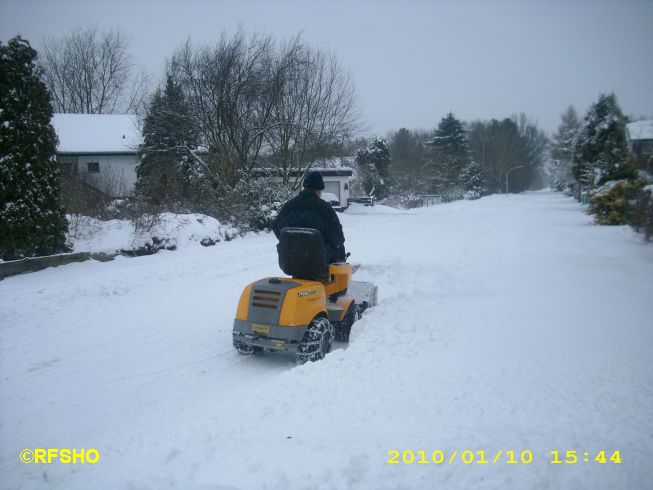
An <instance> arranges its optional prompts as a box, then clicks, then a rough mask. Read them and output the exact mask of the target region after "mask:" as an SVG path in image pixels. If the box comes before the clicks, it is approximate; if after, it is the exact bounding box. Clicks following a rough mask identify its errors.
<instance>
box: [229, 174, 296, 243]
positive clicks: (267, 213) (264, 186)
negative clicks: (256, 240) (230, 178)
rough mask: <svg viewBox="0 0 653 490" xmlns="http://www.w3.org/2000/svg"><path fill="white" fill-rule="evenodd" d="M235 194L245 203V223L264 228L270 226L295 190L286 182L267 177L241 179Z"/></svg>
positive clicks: (251, 226)
mask: <svg viewBox="0 0 653 490" xmlns="http://www.w3.org/2000/svg"><path fill="white" fill-rule="evenodd" d="M236 194H238V195H239V196H241V198H242V200H243V201H244V203H245V205H246V210H245V219H246V221H247V225H248V226H249V227H250V228H251V229H253V230H265V229H270V228H272V224H273V223H274V220H275V219H276V217H277V216H278V215H279V212H280V211H281V208H282V207H283V205H284V203H285V202H286V201H288V200H289V199H291V198H292V197H293V196H294V195H295V192H294V191H292V190H291V189H290V188H289V187H288V186H287V185H286V184H283V183H280V182H277V181H275V180H274V179H273V178H271V177H267V178H260V179H252V180H250V181H241V182H240V183H239V184H238V186H237V188H236Z"/></svg>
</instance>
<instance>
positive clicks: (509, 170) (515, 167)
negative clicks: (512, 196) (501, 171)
mask: <svg viewBox="0 0 653 490" xmlns="http://www.w3.org/2000/svg"><path fill="white" fill-rule="evenodd" d="M518 168H524V166H523V165H516V166H514V167H512V168H509V169H508V170H506V194H508V192H509V190H508V174H510V172H512V171H513V170H516V169H518Z"/></svg>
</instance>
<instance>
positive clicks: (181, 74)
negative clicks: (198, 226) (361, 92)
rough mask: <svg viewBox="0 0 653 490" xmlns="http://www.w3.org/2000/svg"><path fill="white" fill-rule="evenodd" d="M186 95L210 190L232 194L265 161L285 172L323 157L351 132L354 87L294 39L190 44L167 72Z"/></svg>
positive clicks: (241, 37) (336, 66)
mask: <svg viewBox="0 0 653 490" xmlns="http://www.w3.org/2000/svg"><path fill="white" fill-rule="evenodd" d="M168 74H169V76H171V77H172V78H173V79H174V80H175V82H176V83H177V84H179V85H180V86H181V87H182V88H183V91H184V94H185V96H186V100H187V101H188V104H189V108H190V110H189V113H190V114H192V118H193V125H194V126H195V129H196V131H197V133H198V134H200V135H201V139H202V142H203V143H204V144H205V145H206V146H207V147H208V150H209V151H208V155H198V154H194V156H195V157H196V159H197V161H198V162H199V164H200V165H201V167H202V169H203V171H204V172H205V174H206V175H207V176H208V177H209V178H210V179H212V180H213V182H214V185H216V186H218V187H219V188H222V189H230V188H233V186H234V185H235V184H236V183H237V182H238V180H239V179H241V178H242V177H243V176H247V175H248V174H249V173H250V172H251V171H252V169H253V168H254V167H256V166H258V165H260V164H261V162H262V161H264V160H265V161H268V162H272V163H273V164H274V165H278V166H279V167H280V168H281V169H282V171H283V175H284V180H285V182H288V179H289V175H290V170H291V169H293V168H299V167H307V166H308V165H309V164H310V163H311V162H312V161H314V160H315V159H316V158H319V157H324V156H328V153H329V151H330V149H331V150H332V149H333V147H335V146H337V145H342V143H343V142H344V140H345V139H346V138H348V136H349V135H350V134H351V133H352V132H353V131H354V129H355V127H356V121H357V112H356V102H357V101H356V97H355V92H354V87H353V84H352V81H351V79H350V78H349V76H348V75H347V74H346V73H345V71H344V70H343V69H342V66H341V65H340V63H339V62H338V60H337V59H336V58H335V57H334V56H332V55H328V54H325V53H322V52H320V51H318V50H314V49H312V48H310V47H308V46H306V45H305V44H304V43H303V42H302V41H301V40H300V38H299V37H297V38H295V39H294V40H292V41H291V42H288V43H286V44H285V45H283V46H281V47H277V44H276V43H275V41H274V39H273V38H272V37H271V36H262V35H256V34H255V35H252V36H250V37H249V38H248V37H246V36H245V34H244V33H243V31H242V30H239V31H238V32H237V33H236V34H234V35H233V36H229V35H227V34H223V35H222V37H221V39H220V41H219V42H218V44H217V45H216V46H214V47H199V48H198V47H195V46H193V45H192V43H191V42H190V41H187V42H186V43H185V44H184V45H183V46H182V47H181V48H179V49H178V50H177V52H176V53H175V54H174V56H173V57H172V59H171V60H170V62H169V65H168Z"/></svg>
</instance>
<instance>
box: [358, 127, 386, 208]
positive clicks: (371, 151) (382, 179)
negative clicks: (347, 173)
mask: <svg viewBox="0 0 653 490" xmlns="http://www.w3.org/2000/svg"><path fill="white" fill-rule="evenodd" d="M356 165H357V167H358V171H359V172H360V173H361V174H362V175H361V177H362V178H361V180H362V181H363V188H364V190H365V192H367V193H368V194H373V195H374V196H375V197H376V198H378V199H382V198H384V197H386V195H387V185H388V182H387V180H388V171H389V167H390V152H389V150H388V144H387V143H386V141H385V140H384V139H382V138H374V140H372V142H371V143H370V145H369V146H368V147H367V148H364V149H362V150H359V151H358V153H357V154H356Z"/></svg>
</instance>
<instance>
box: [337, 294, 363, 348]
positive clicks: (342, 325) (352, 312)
mask: <svg viewBox="0 0 653 490" xmlns="http://www.w3.org/2000/svg"><path fill="white" fill-rule="evenodd" d="M360 317H361V311H360V308H359V307H358V305H357V304H356V303H352V304H351V305H349V309H348V310H347V314H346V315H345V319H344V320H343V321H341V322H338V324H337V325H336V328H335V331H336V336H335V337H336V341H338V342H345V343H346V342H349V334H350V333H351V326H352V325H353V324H354V322H355V321H356V320H359V319H360Z"/></svg>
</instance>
